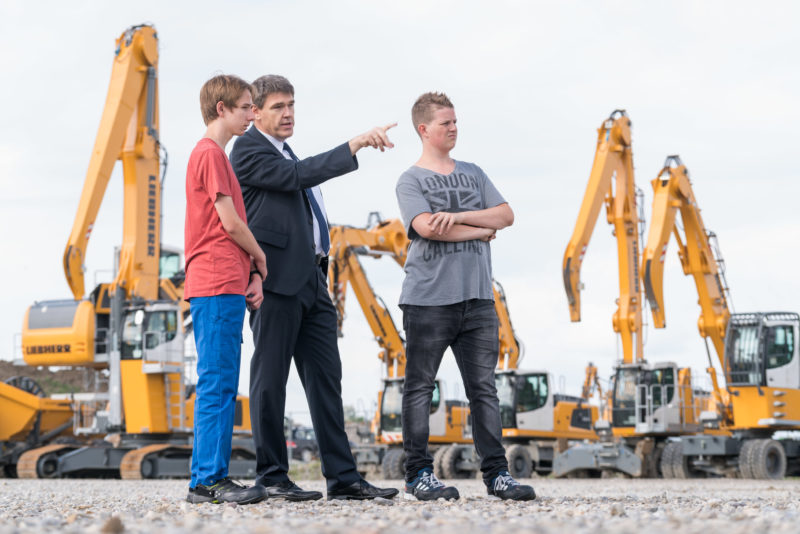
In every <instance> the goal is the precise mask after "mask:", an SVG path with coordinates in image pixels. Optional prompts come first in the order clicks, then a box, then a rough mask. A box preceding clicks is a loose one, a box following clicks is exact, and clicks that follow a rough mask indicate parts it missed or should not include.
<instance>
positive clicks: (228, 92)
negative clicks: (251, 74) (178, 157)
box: [200, 74, 253, 126]
mask: <svg viewBox="0 0 800 534" xmlns="http://www.w3.org/2000/svg"><path fill="white" fill-rule="evenodd" d="M245 91H250V94H252V93H253V88H252V87H251V86H250V84H249V83H247V82H246V81H244V80H243V79H241V78H239V77H238V76H234V75H233V74H220V75H218V76H214V77H213V78H211V79H210V80H208V81H207V82H206V83H204V84H203V87H202V88H201V89H200V113H202V114H203V122H204V123H205V124H206V126H208V123H209V122H211V121H213V120H215V119H217V118H218V117H219V114H218V113H217V102H222V103H223V104H225V107H227V108H231V109H233V108H235V107H236V101H237V100H239V98H240V97H241V96H242V94H244V92H245Z"/></svg>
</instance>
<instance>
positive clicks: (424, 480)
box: [414, 469, 445, 491]
mask: <svg viewBox="0 0 800 534" xmlns="http://www.w3.org/2000/svg"><path fill="white" fill-rule="evenodd" d="M414 487H416V488H418V489H422V490H426V491H429V490H436V489H440V488H443V487H445V486H444V484H443V483H442V482H441V481H440V480H439V479H438V478H436V475H434V474H433V471H428V470H427V469H426V470H425V471H423V472H422V473H420V475H419V476H418V477H417V483H416V484H414Z"/></svg>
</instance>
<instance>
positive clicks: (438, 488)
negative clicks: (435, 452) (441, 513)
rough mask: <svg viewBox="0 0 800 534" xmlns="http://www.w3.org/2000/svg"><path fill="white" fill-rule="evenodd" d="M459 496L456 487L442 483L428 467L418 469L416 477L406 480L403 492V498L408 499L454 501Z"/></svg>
mask: <svg viewBox="0 0 800 534" xmlns="http://www.w3.org/2000/svg"><path fill="white" fill-rule="evenodd" d="M459 497H460V495H459V494H458V490H457V489H456V488H454V487H452V486H445V485H444V484H442V483H441V481H439V479H438V478H436V475H434V474H433V471H431V470H430V469H429V468H425V469H422V470H420V472H419V474H418V475H417V478H415V479H414V480H412V481H411V482H406V491H405V492H403V498H404V499H407V500H409V501H435V500H436V499H446V500H448V501H449V500H453V501H455V500H457V499H458V498H459Z"/></svg>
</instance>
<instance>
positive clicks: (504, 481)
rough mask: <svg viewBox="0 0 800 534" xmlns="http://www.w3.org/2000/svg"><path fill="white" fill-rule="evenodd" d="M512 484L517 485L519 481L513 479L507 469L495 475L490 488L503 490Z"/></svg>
mask: <svg viewBox="0 0 800 534" xmlns="http://www.w3.org/2000/svg"><path fill="white" fill-rule="evenodd" d="M512 486H519V482H517V481H516V480H514V477H512V476H511V474H510V473H509V472H508V471H502V472H501V473H500V474H499V475H497V477H495V479H494V484H492V489H494V491H503V490H507V489H508V488H510V487H512Z"/></svg>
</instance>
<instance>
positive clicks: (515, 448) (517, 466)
mask: <svg viewBox="0 0 800 534" xmlns="http://www.w3.org/2000/svg"><path fill="white" fill-rule="evenodd" d="M506 460H508V472H509V473H511V476H512V477H514V478H530V476H531V473H532V472H533V460H532V459H531V453H530V452H529V451H528V448H527V447H526V446H525V445H519V444H516V445H511V446H510V447H508V448H507V449H506Z"/></svg>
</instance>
